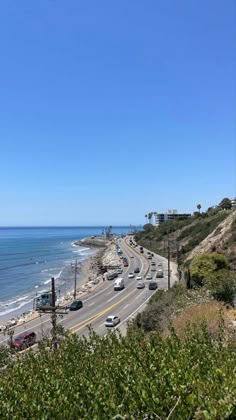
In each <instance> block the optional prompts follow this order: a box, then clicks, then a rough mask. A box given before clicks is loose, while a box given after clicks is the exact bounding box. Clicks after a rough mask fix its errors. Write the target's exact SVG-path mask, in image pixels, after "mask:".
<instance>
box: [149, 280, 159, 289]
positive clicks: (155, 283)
mask: <svg viewBox="0 0 236 420" xmlns="http://www.w3.org/2000/svg"><path fill="white" fill-rule="evenodd" d="M157 287H158V285H157V282H156V281H151V282H150V283H149V286H148V288H149V290H156V289H157Z"/></svg>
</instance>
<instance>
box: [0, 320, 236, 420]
mask: <svg viewBox="0 0 236 420" xmlns="http://www.w3.org/2000/svg"><path fill="white" fill-rule="evenodd" d="M224 331H225V330H224V327H223V319H222V317H220V316H219V317H218V322H217V326H216V329H215V332H214V334H210V333H209V332H208V330H207V328H206V325H205V324H204V323H202V324H201V325H199V324H198V325H193V326H187V328H186V330H185V333H184V334H183V336H182V337H179V336H178V335H177V334H176V333H175V331H174V329H173V328H172V327H171V326H170V328H169V334H168V335H167V336H166V337H162V336H161V334H159V332H152V333H151V334H148V335H146V334H144V332H143V331H142V330H140V329H137V328H136V327H135V326H133V327H132V328H131V327H130V329H129V332H128V335H127V336H126V337H119V336H117V335H115V334H112V333H111V334H108V335H107V336H106V337H102V338H101V337H98V336H96V334H94V333H92V332H91V335H90V337H89V338H88V339H86V338H78V337H76V336H75V335H70V336H69V335H68V336H67V335H66V338H65V339H64V341H63V343H62V344H61V346H60V348H59V349H58V350H57V351H55V352H52V351H49V350H48V349H46V348H42V349H41V351H40V352H38V353H37V355H35V353H33V352H31V351H30V352H28V353H26V354H25V355H24V357H23V358H19V360H17V361H16V362H15V363H14V364H13V365H12V366H10V367H9V368H7V369H5V370H4V372H2V374H1V375H0V417H1V419H9V418H11V419H22V418H24V419H32V418H35V419H55V418H57V419H75V418H81V419H82V418H83V419H113V418H124V419H129V418H133V419H156V418H159V419H166V418H176V419H188V418H196V419H209V418H221V419H223V418H232V419H233V418H235V416H236V367H235V366H236V352H235V341H234V340H233V339H228V338H227V339H225V333H224ZM206 396H207V398H206ZM116 416H119V417H116ZM168 416H169V417H168Z"/></svg>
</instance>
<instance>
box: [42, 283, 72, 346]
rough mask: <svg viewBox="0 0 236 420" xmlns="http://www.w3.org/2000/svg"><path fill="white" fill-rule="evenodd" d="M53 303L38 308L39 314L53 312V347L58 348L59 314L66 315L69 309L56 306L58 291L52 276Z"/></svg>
mask: <svg viewBox="0 0 236 420" xmlns="http://www.w3.org/2000/svg"><path fill="white" fill-rule="evenodd" d="M51 295H52V297H51V305H46V306H40V308H39V309H38V312H39V314H41V313H49V314H51V322H52V348H53V349H54V350H57V347H58V340H57V315H58V314H61V315H66V314H67V311H66V309H65V308H64V307H62V306H61V307H60V306H56V292H55V279H54V277H52V278H51Z"/></svg>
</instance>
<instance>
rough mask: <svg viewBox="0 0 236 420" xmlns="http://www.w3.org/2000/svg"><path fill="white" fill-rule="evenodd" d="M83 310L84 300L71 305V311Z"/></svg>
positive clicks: (75, 301)
mask: <svg viewBox="0 0 236 420" xmlns="http://www.w3.org/2000/svg"><path fill="white" fill-rule="evenodd" d="M80 308H83V302H82V300H74V302H72V304H71V305H70V308H69V309H70V311H77V310H78V309H80Z"/></svg>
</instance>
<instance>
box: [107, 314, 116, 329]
mask: <svg viewBox="0 0 236 420" xmlns="http://www.w3.org/2000/svg"><path fill="white" fill-rule="evenodd" d="M119 322H120V318H119V317H118V316H116V315H110V316H109V317H108V318H107V319H106V322H105V326H106V327H115V326H116V325H117V324H119Z"/></svg>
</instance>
